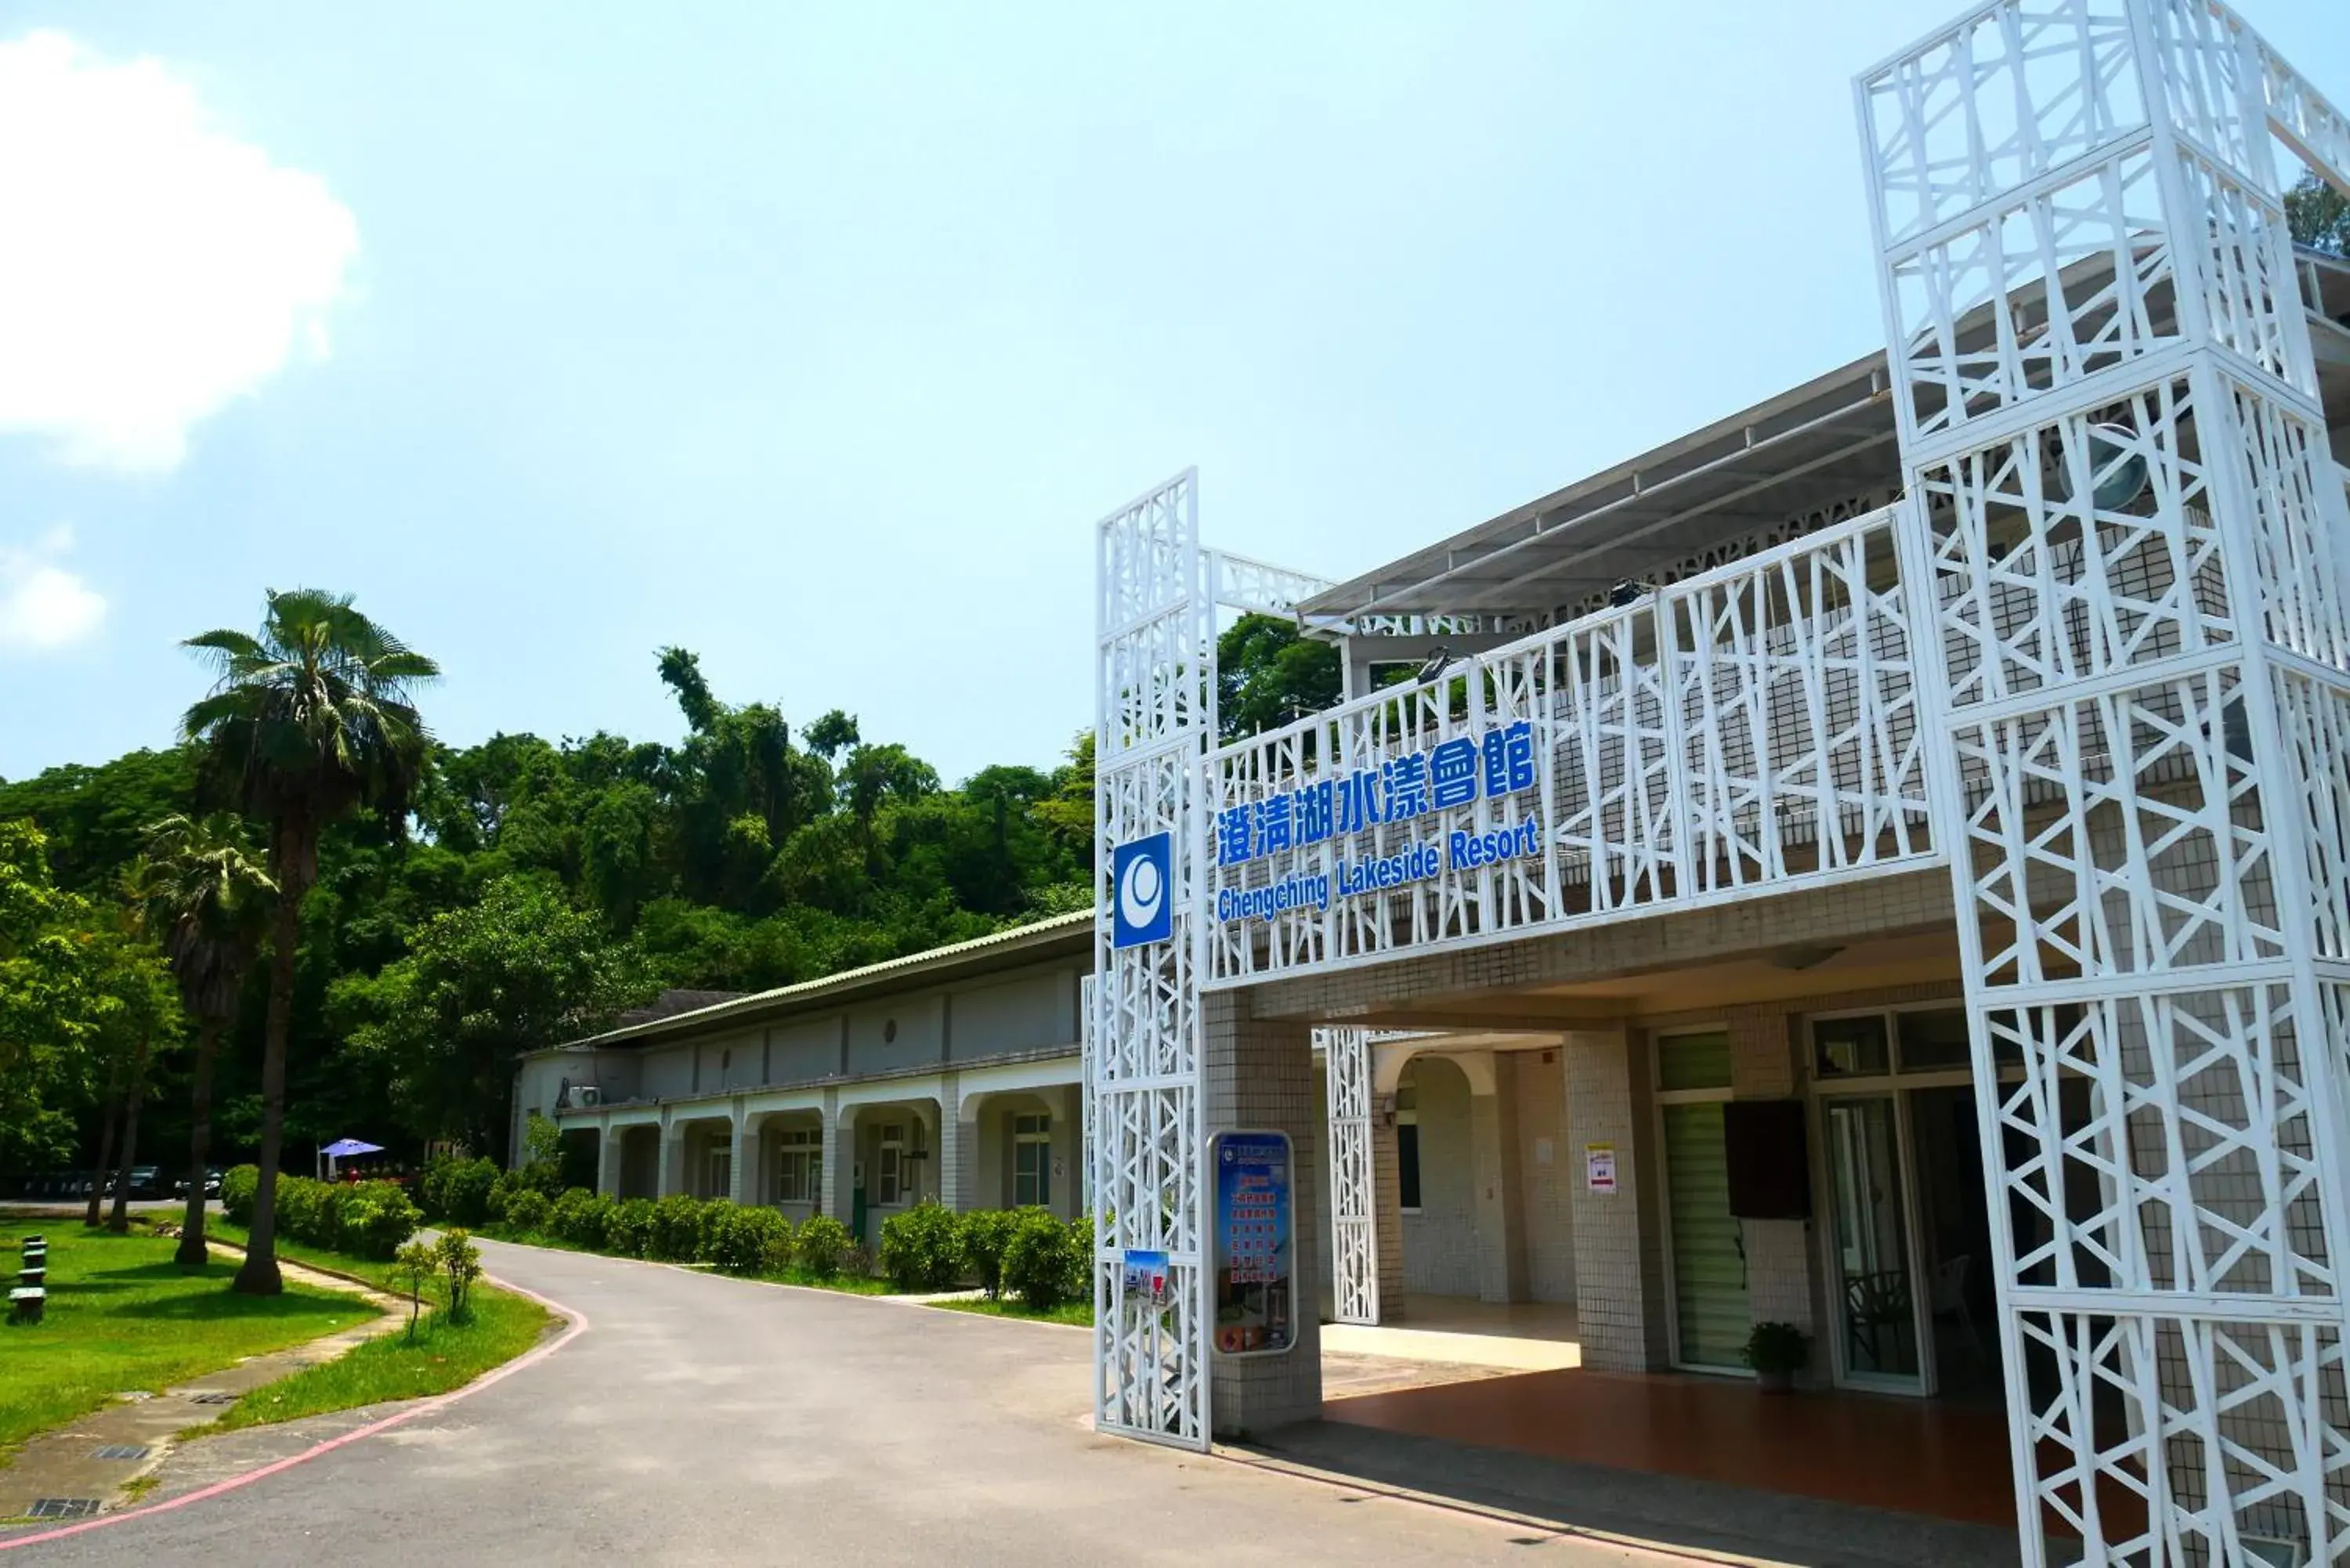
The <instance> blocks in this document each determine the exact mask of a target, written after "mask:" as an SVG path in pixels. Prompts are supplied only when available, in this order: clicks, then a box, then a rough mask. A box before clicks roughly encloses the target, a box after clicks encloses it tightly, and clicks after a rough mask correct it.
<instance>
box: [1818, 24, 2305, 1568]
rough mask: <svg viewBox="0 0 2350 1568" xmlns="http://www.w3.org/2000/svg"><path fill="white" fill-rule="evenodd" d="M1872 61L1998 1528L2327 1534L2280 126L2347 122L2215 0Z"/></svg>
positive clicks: (2297, 1551)
mask: <svg viewBox="0 0 2350 1568" xmlns="http://www.w3.org/2000/svg"><path fill="white" fill-rule="evenodd" d="M1856 88H1857V99H1858V108H1859V113H1860V121H1861V133H1862V140H1863V144H1864V151H1865V160H1866V164H1867V167H1868V176H1869V200H1870V209H1871V212H1870V216H1871V219H1872V222H1873V223H1874V225H1875V234H1876V239H1877V246H1878V251H1879V259H1880V265H1881V271H1880V283H1881V286H1882V293H1883V297H1884V308H1885V317H1886V328H1887V337H1888V341H1889V348H1890V355H1891V367H1892V379H1893V387H1894V390H1895V395H1896V400H1897V403H1898V413H1899V421H1900V437H1901V443H1902V457H1903V462H1904V464H1905V467H1906V470H1907V477H1908V487H1909V501H1908V506H1909V507H1910V509H1911V510H1910V514H1909V516H1908V520H1907V522H1906V524H1905V525H1904V527H1903V528H1902V545H1903V576H1905V577H1908V578H1911V579H1912V580H1914V581H1917V582H1918V583H1921V584H1922V583H1924V582H1926V581H1927V580H1928V579H1929V577H1930V579H1931V580H1932V583H1933V587H1934V588H1935V592H1934V593H1933V594H1932V596H1931V599H1932V602H1933V603H1934V604H1935V605H1936V606H1937V612H1936V613H1937V615H1938V618H1939V630H1940V635H1939V637H1920V638H1918V639H1917V643H1916V646H1917V649H1918V659H1919V663H1920V666H1921V674H1922V675H1923V676H1924V679H1923V680H1921V681H1920V687H1921V690H1922V691H1923V692H1924V694H1925V696H1926V698H1927V700H1928V701H1929V710H1928V712H1927V714H1926V716H1925V717H1926V722H1929V723H1931V724H1934V725H1935V726H1937V727H1938V728H1939V732H1940V734H1941V735H1942V737H1943V738H1944V739H1945V740H1946V741H1947V744H1944V745H1939V746H1937V747H1935V748H1933V753H1934V758H1935V771H1934V777H1933V779H1932V781H1931V782H1932V787H1933V790H1934V792H1935V801H1934V812H1935V816H1936V821H1937V832H1936V835H1935V836H1936V839H1937V842H1939V843H1948V844H1949V845H1950V849H1951V866H1952V875H1953V877H1954V880H1955V883H1956V891H1957V897H1958V908H1959V930H1960V947H1961V951H1962V954H1963V960H1964V963H1965V966H1966V973H1967V996H1968V1005H1969V1009H1970V1013H1971V1016H1972V1024H1973V1029H1972V1033H1973V1042H1974V1056H1975V1063H1974V1070H1975V1080H1976V1082H1977V1083H1978V1084H1979V1085H1986V1086H1988V1085H1998V1084H2000V1082H2001V1079H2000V1073H1999V1067H2000V1065H2001V1064H2011V1065H2012V1064H2021V1065H2022V1069H2023V1071H2022V1077H2021V1078H2020V1079H2019V1080H2016V1081H2015V1082H2014V1084H2013V1086H2012V1089H2010V1088H2007V1087H2004V1086H2002V1087H2001V1088H2000V1089H1998V1090H1997V1091H1996V1093H1995V1094H1994V1093H1991V1092H1989V1091H1988V1089H1987V1091H1986V1094H1985V1096H1984V1097H1983V1103H1982V1107H1981V1137H1982V1144H1983V1152H1984V1162H1985V1168H1986V1169H1987V1170H1988V1171H1990V1172H1991V1173H1992V1182H1993V1193H1992V1204H1991V1213H1992V1216H1993V1220H1994V1231H1995V1232H1996V1234H1997V1241H1996V1249H1995V1250H1996V1251H1997V1262H1998V1265H1999V1278H1998V1285H1999V1295H2000V1317H2001V1330H2002V1359H2003V1361H2004V1364H2005V1372H2006V1377H2007V1401H2008V1411H2009V1422H2010V1427H2011V1430H2012V1445H2013V1462H2014V1469H2015V1475H2016V1494H2017V1495H2016V1501H2017V1516H2018V1518H2019V1520H2020V1521H2021V1532H2022V1549H2023V1557H2024V1561H2025V1562H2026V1563H2029V1564H2034V1565H2036V1564H2040V1563H2045V1562H2047V1561H2049V1560H2050V1559H2051V1557H2052V1556H2054V1557H2057V1558H2059V1559H2063V1558H2067V1557H2070V1556H2071V1555H2072V1554H2073V1553H2074V1552H2075V1551H2077V1552H2079V1553H2080V1555H2081V1559H2082V1560H2083V1561H2085V1562H2086V1563H2093V1564H2102V1563H2145V1564H2172V1563H2183V1564H2202V1563H2228V1564H2239V1563H2263V1562H2275V1563H2340V1562H2344V1561H2345V1560H2350V1389H2345V1366H2344V1334H2345V1300H2350V1298H2346V1297H2345V1272H2344V1271H2345V1264H2350V1201H2346V1199H2350V1166H2345V1152H2350V1145H2346V1144H2345V1132H2350V1128H2345V1109H2350V1072H2345V1047H2350V836H2345V823H2346V822H2350V798H2345V797H2346V796H2350V591H2345V565H2346V564H2350V559H2346V558H2350V508H2345V495H2344V474H2343V472H2342V471H2341V470H2340V469H2338V468H2337V467H2336V466H2335V465H2334V463H2333V462H2331V460H2330V458H2329V457H2328V455H2327V452H2326V442H2325V425H2324V415H2323V411H2322V410H2321V408H2320V406H2319V404H2318V401H2317V396H2316V381H2315V375H2314V369H2313V363H2312V358H2311V343H2310V338H2309V334H2308V331H2307V327H2306V325H2305V323H2304V321H2303V316H2302V311H2301V304H2300V300H2299V298H2298V296H2297V292H2296V287H2295V284H2294V280H2293V272H2292V267H2291V252H2290V245H2289V242H2288V237H2287V233H2286V227H2285V222H2284V216H2283V212H2282V206H2281V202H2280V186H2279V182H2278V176H2277V171H2276V169H2275V167H2274V166H2273V164H2274V160H2273V158H2272V150H2271V143H2270V140H2269V132H2270V130H2272V129H2273V130H2275V131H2276V133H2277V134H2278V135H2279V136H2280V137H2281V138H2282V139H2283V140H2285V141H2286V142H2287V143H2288V144H2289V145H2291V146H2293V148H2295V149H2296V150H2297V151H2300V152H2301V153H2302V154H2303V156H2304V157H2307V158H2309V159H2310V160H2311V161H2312V162H2313V163H2314V164H2315V165H2317V166H2318V167H2320V168H2321V169H2322V170H2324V171H2325V172H2326V173H2327V174H2328V176H2329V177H2330V178H2332V179H2334V181H2335V182H2338V183H2342V184H2343V185H2344V186H2345V189H2350V171H2345V163H2350V133H2345V125H2344V120H2343V119H2342V116H2341V115H2340V114H2339V113H2337V112H2336V111H2334V109H2332V108H2331V107H2329V106H2328V105H2327V104H2326V103H2325V101H2324V99H2322V98H2320V97H2319V96H2318V95H2317V94H2316V93H2315V92H2314V90H2312V89H2311V88H2310V87H2309V86H2308V85H2307V84H2306V83H2304V82H2303V81H2302V80H2301V79H2300V78H2298V77H2296V76H2295V75H2294V74H2293V72H2292V71H2291V70H2290V69H2289V68H2288V67H2285V66H2284V64H2283V63H2282V61H2280V60H2279V59H2277V57H2275V56H2274V55H2273V54H2272V53H2271V52H2270V51H2269V49H2268V48H2267V47H2265V46H2264V45H2263V44H2262V42H2261V41H2260V40H2259V39H2258V38H2257V37H2256V36H2253V35H2252V34H2251V32H2250V31H2249V30H2248V29H2246V28H2245V27H2244V26H2243V25H2242V24H2241V22H2240V21H2239V20H2238V19H2237V18H2236V17H2235V16H2232V15H2231V14H2230V13H2229V12H2228V11H2226V10H2225V9H2224V8H2223V7H2220V6H2218V5H2210V4H2208V3H2207V0H2031V3H2029V4H2024V3H2019V0H2008V3H2004V4H1993V5H1985V6H1981V7H1980V8H1978V9H1976V10H1975V11H1974V12H1972V13H1971V14H1970V15H1969V16H1967V17H1966V18H1965V19H1964V20H1962V21H1960V22H1959V23H1957V24H1955V25H1954V26H1950V27H1949V28H1947V29H1945V30H1944V31H1942V32H1939V33H1937V34H1936V35H1934V36H1931V37H1929V38H1928V39H1926V40H1924V41H1923V42H1922V43H1920V44H1918V46H1917V47H1914V48H1912V49H1910V50H1908V51H1906V52H1905V53H1903V54H1901V55H1900V56H1898V57H1895V58H1894V59H1893V60H1891V61H1889V62H1887V64H1885V65H1884V66H1882V67H1878V68H1877V69H1876V70H1873V71H1870V72H1868V73H1866V75H1864V76H1863V77H1862V78H1860V79H1859V81H1858V82H1857V84H1856ZM1937 666H1939V668H1937ZM1943 825H1948V832H1947V833H1946V832H1945V831H1944V828H1943ZM2043 1521H2044V1522H2045V1523H2046V1525H2047V1526H2048V1527H2049V1532H2050V1533H2049V1536H2043V1529H2042V1525H2043ZM2055 1536H2077V1537H2079V1539H2080V1542H2082V1544H2081V1545H2080V1546H2079V1547H2077V1548H2075V1547H2074V1546H2073V1545H2072V1543H2071V1542H2064V1541H2061V1540H2058V1539H2052V1538H2051V1537H2055Z"/></svg>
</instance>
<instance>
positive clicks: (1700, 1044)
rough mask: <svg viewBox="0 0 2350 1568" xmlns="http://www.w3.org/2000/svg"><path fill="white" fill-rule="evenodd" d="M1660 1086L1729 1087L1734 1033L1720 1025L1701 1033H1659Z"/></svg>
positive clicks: (1665, 1088) (1686, 1087)
mask: <svg viewBox="0 0 2350 1568" xmlns="http://www.w3.org/2000/svg"><path fill="white" fill-rule="evenodd" d="M1657 1087H1658V1088H1659V1089H1664V1090H1667V1091H1672V1090H1679V1089H1726V1088H1728V1087H1730V1036H1729V1034H1728V1033H1725V1032H1723V1031H1721V1030H1719V1029H1716V1030H1711V1031H1708V1032H1706V1033H1700V1034H1660V1035H1659V1036H1658V1037H1657Z"/></svg>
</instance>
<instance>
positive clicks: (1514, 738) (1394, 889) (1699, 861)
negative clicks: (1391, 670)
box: [1205, 504, 1936, 983]
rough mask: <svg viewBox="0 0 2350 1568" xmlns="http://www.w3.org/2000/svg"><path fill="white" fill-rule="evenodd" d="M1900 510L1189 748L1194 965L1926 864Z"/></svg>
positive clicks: (1315, 963) (1570, 916) (1593, 913)
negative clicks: (1197, 770)
mask: <svg viewBox="0 0 2350 1568" xmlns="http://www.w3.org/2000/svg"><path fill="white" fill-rule="evenodd" d="M1902 516H1903V512H1902V507H1901V504H1896V505H1895V506H1890V507H1887V508H1884V509H1882V510H1880V511H1877V512H1873V513H1870V514H1867V515H1866V516H1863V517H1858V518H1855V519H1853V520H1852V521H1851V522H1849V523H1846V524H1838V525H1836V526H1835V527H1832V528H1828V529H1825V530H1823V531H1822V532H1820V533H1817V534H1814V535H1806V536H1805V537H1804V538H1802V539H1799V540H1795V541H1793V542H1791V543H1789V544H1787V545H1782V546H1780V547H1778V548H1777V549H1774V550H1771V551H1768V552H1765V553H1763V554H1761V555H1758V556H1752V557H1749V558H1747V559H1743V560H1741V561H1737V562H1735V563H1732V564H1731V565H1730V566H1724V567H1721V568H1720V569H1718V570H1716V571H1713V572H1710V573H1707V574H1705V575H1703V576H1696V577H1691V578H1690V579H1688V580H1686V581H1683V582H1680V583H1677V584H1674V585H1673V586H1672V587H1669V588H1666V589H1664V590H1662V591H1661V592H1659V593H1657V594H1655V595H1653V596H1651V597H1648V598H1647V599H1644V600H1642V601H1641V602H1638V603H1636V604H1632V605H1628V606H1626V607H1620V608H1614V609H1608V610H1605V611H1602V612H1600V613H1598V614H1596V615H1590V616H1586V617H1584V618H1579V619H1577V620H1574V621H1571V622H1568V623H1565V624H1564V625H1561V626H1558V627H1555V628H1549V629H1546V630H1544V631H1543V632H1541V633H1539V634H1536V635H1534V636H1532V637H1529V638H1527V639H1524V640H1523V641H1520V642H1517V643H1514V644H1512V645H1511V646H1509V647H1507V648H1504V649H1498V650H1495V651H1493V652H1492V653H1488V654H1484V655H1482V656H1481V657H1479V658H1476V659H1467V660H1463V661H1461V662H1460V663H1457V664H1454V665H1452V666H1451V667H1450V668H1448V669H1447V670H1444V671H1443V672H1442V673H1441V674H1440V675H1439V676H1436V677H1433V678H1431V679H1430V680H1425V681H1421V682H1419V683H1416V684H1413V685H1410V686H1401V687H1393V688H1389V689H1388V690H1386V691H1380V692H1376V693H1372V694H1370V695H1368V696H1366V697H1364V698H1360V699H1357V701H1352V702H1349V703H1347V704H1345V705H1343V706H1341V707H1338V708H1335V709H1332V710H1330V711H1326V712H1324V713H1319V714H1315V715H1314V716H1313V717H1311V718H1309V719H1305V720H1303V721H1301V722H1297V723H1295V724H1292V725H1289V726H1287V727H1286V728H1284V729H1281V730H1277V731H1272V732H1266V733H1265V734H1263V735H1260V736H1257V737H1254V738H1253V739H1251V740H1248V741H1244V742H1236V743H1234V744H1232V745H1228V746H1225V747H1223V748H1222V749H1220V750H1218V751H1216V752H1213V753H1210V755H1209V757H1208V759H1207V764H1206V765H1207V774H1208V777H1207V781H1206V784H1207V787H1206V794H1205V798H1206V800H1207V803H1208V805H1209V808H1210V810H1211V814H1212V816H1211V824H1210V841H1209V843H1208V846H1207V857H1206V864H1207V867H1208V876H1207V878H1206V882H1207V898H1208V909H1207V910H1206V918H1207V920H1208V923H1209V927H1210V929H1211V939H1210V945H1211V959H1210V971H1209V972H1210V982H1211V983H1216V982H1226V983H1229V982H1232V981H1239V980H1242V979H1244V978H1248V977H1262V976H1265V975H1269V974H1281V973H1289V972H1295V971H1301V970H1305V969H1308V968H1320V967H1326V966H1332V965H1341V964H1345V963H1347V962H1349V961H1357V960H1365V959H1368V958H1371V957H1374V956H1376V955H1379V954H1386V953H1393V952H1396V951H1399V950H1407V949H1411V948H1415V947H1419V946H1423V945H1429V944H1442V943H1451V942H1455V941H1467V940H1478V939H1485V938H1499V937H1503V936H1506V935H1518V934H1526V933H1529V932H1533V931H1535V930H1538V929H1544V928H1554V927H1558V926H1563V925H1571V924H1585V923H1590V922H1594V921H1597V920H1602V919H1612V918H1617V917H1620V916H1624V915H1627V914H1636V913H1641V912H1647V911H1661V910H1664V909H1671V908H1675V907H1689V906H1694V905H1698V904H1702V903H1708V902H1714V901H1719V900H1722V899H1726V898H1736V897H1740V896H1742V895H1745V894H1749V893H1752V892H1754V891H1758V890H1764V889H1776V888H1792V887H1795V886H1799V885H1804V884H1806V883H1811V882H1815V881H1819V880H1823V879H1832V878H1837V877H1850V876H1856V875H1865V874H1869V873H1872V872H1876V871H1878V870H1881V869H1885V868H1887V867H1894V866H1896V865H1907V864H1915V863H1919V862H1926V861H1930V860H1932V859H1933V858H1934V857H1935V854H1936V846H1934V845H1933V844H1932V843H1931V842H1930V840H1929V836H1928V831H1927V825H1928V805H1927V786H1926V768H1925V763H1924V758H1923V755H1922V752H1921V745H1922V741H1921V735H1920V726H1919V724H1918V712H1917V706H1916V695H1915V688H1914V682H1913V680H1912V676H1911V670H1910V662H1909V659H1910V651H1909V650H1910V637H1909V622H1910V612H1909V608H1908V600H1907V598H1906V597H1905V591H1904V587H1903V584H1902V581H1901V572H1900V568H1899V564H1898V556H1897V551H1896V545H1895V531H1896V528H1897V525H1898V522H1899V520H1900V519H1901V517H1902ZM1464 763H1465V765H1466V767H1467V770H1468V773H1467V774H1466V775H1465V776H1464V774H1463V767H1464Z"/></svg>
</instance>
